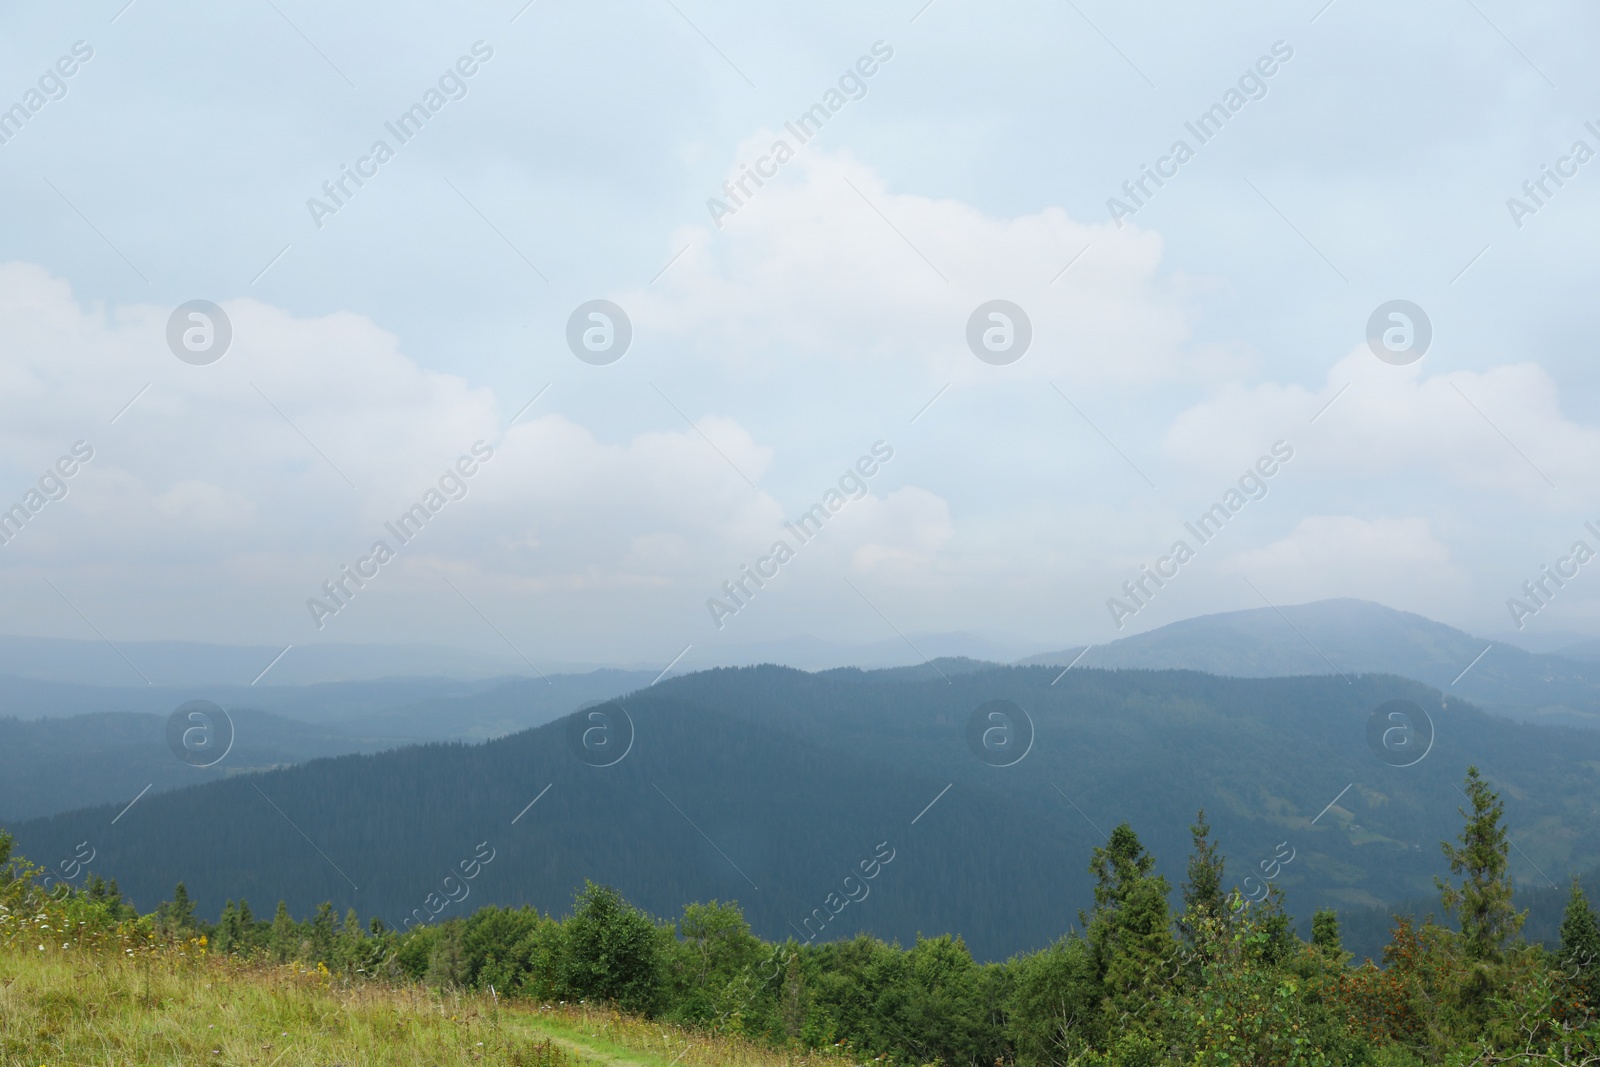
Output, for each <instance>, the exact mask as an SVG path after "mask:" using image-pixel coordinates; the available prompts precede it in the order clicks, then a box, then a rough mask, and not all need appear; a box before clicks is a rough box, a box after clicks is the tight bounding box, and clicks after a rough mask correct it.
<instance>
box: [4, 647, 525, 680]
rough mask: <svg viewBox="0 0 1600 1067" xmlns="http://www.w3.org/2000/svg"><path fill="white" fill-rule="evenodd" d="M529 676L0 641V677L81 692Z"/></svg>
mask: <svg viewBox="0 0 1600 1067" xmlns="http://www.w3.org/2000/svg"><path fill="white" fill-rule="evenodd" d="M280 653H281V654H282V658H281V659H279V658H278V657H279V655H280ZM269 666H270V667H271V670H270V671H268V670H267V668H268V667H269ZM549 669H551V670H555V669H556V668H555V666H554V665H551V666H550V667H549ZM528 671H529V668H528V665H527V664H526V663H524V662H523V661H522V660H520V659H518V658H516V657H514V656H496V655H487V654H484V653H482V652H467V651H463V650H461V649H457V648H446V647H444V646H442V645H354V644H336V643H328V644H314V645H294V646H290V647H289V649H288V651H285V650H284V648H283V646H281V645H280V646H277V647H270V646H267V645H255V646H249V645H211V644H203V643H200V642H196V641H119V642H118V643H117V644H116V645H115V646H113V645H111V644H110V643H109V642H107V641H75V640H68V639H65V638H55V637H17V636H9V635H0V675H3V674H9V675H15V676H17V677H20V678H33V679H38V680H41V681H52V682H72V683H77V684H86V685H108V686H143V685H157V686H173V685H180V686H181V685H249V684H251V682H253V681H254V680H255V679H256V678H257V677H258V676H261V675H263V673H264V674H265V678H264V679H263V682H264V684H267V685H312V684H315V683H317V682H348V681H370V680H372V679H377V678H399V677H429V676H435V677H451V678H462V679H476V678H493V677H503V676H505V675H509V674H524V673H527V672H528Z"/></svg>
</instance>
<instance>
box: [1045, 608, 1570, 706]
mask: <svg viewBox="0 0 1600 1067" xmlns="http://www.w3.org/2000/svg"><path fill="white" fill-rule="evenodd" d="M1083 651H1084V650H1083V646H1079V647H1077V648H1072V649H1066V650H1063V651H1060V652H1053V653H1045V654H1042V655H1038V656H1031V657H1029V658H1027V659H1025V660H1023V661H1022V662H1023V663H1024V664H1050V665H1057V666H1061V667H1064V666H1066V665H1067V664H1070V663H1072V662H1073V661H1074V660H1078V656H1079V653H1082V652H1083ZM1480 656H1481V658H1480ZM1078 667H1080V668H1081V667H1103V668H1127V667H1135V668H1145V669H1182V670H1196V671H1205V672H1207V673H1210V674H1220V675H1227V676H1230V677H1236V678H1267V677H1282V676H1288V675H1298V674H1330V673H1331V674H1343V675H1352V674H1396V675H1399V676H1400V677H1402V678H1412V679H1415V680H1417V681H1419V682H1422V683H1424V684H1425V685H1429V686H1432V687H1434V688H1436V689H1439V690H1441V691H1443V692H1446V693H1449V694H1450V695H1451V696H1452V697H1453V698H1454V697H1459V698H1460V699H1464V700H1470V701H1472V702H1474V703H1476V704H1478V705H1480V706H1481V707H1484V708H1487V709H1490V710H1493V711H1497V712H1501V713H1503V714H1507V715H1511V716H1513V717H1515V718H1519V719H1523V720H1529V721H1539V722H1551V723H1567V724H1571V725H1582V726H1600V663H1597V662H1595V661H1588V660H1583V659H1578V658H1575V657H1573V656H1571V655H1552V654H1541V653H1535V652H1529V651H1526V650H1524V649H1521V648H1518V647H1516V646H1514V645H1509V644H1505V643H1503V642H1490V641H1486V640H1484V639H1483V638H1481V637H1474V636H1472V635H1471V634H1468V633H1466V632H1464V631H1462V630H1457V629H1455V628H1454V627H1450V626H1446V625H1444V624H1443V623H1437V622H1434V621H1432V620H1431V619H1426V618H1424V617H1422V616H1421V615H1413V614H1411V613H1410V612H1406V611H1396V610H1394V609H1392V608H1387V607H1384V606H1383V605H1381V604H1374V603H1371V602H1370V601H1364V600H1348V599H1345V600H1320V601H1316V602H1315V603H1311V604H1297V605H1293V606H1285V607H1283V608H1252V609H1250V610H1247V611H1231V612H1226V613H1224V614H1220V615H1202V616H1200V617H1198V618H1193V619H1185V620H1183V621H1182V622H1175V623H1172V624H1170V625H1167V626H1162V627H1160V628H1158V629H1155V630H1151V631H1149V632H1147V633H1142V634H1135V635H1133V636H1131V637H1124V638H1120V639H1118V640H1116V641H1112V642H1110V643H1108V644H1105V645H1095V646H1092V647H1090V648H1089V650H1088V651H1087V653H1084V655H1083V658H1082V659H1081V660H1078Z"/></svg>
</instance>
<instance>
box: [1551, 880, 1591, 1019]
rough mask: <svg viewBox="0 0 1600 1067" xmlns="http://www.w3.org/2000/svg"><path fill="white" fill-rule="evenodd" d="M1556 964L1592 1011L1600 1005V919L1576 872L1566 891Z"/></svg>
mask: <svg viewBox="0 0 1600 1067" xmlns="http://www.w3.org/2000/svg"><path fill="white" fill-rule="evenodd" d="M1556 962H1557V966H1558V967H1559V968H1560V969H1561V972H1562V974H1564V975H1565V976H1566V978H1567V980H1568V981H1569V982H1571V983H1572V986H1573V988H1574V990H1575V991H1576V993H1577V995H1578V999H1579V1000H1580V1001H1582V1003H1583V1005H1584V1006H1585V1007H1586V1008H1588V1009H1589V1010H1590V1011H1594V1010H1595V1009H1597V1008H1600V922H1597V921H1596V919H1595V914H1594V909H1593V908H1591V907H1589V901H1588V900H1587V898H1585V897H1584V895H1583V886H1581V885H1580V884H1578V879H1577V876H1573V879H1572V891H1571V892H1570V893H1569V894H1568V895H1567V911H1566V915H1565V916H1564V917H1563V918H1562V920H1561V951H1560V953H1559V954H1558V955H1557V956H1556Z"/></svg>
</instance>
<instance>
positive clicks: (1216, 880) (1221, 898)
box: [1178, 808, 1229, 948]
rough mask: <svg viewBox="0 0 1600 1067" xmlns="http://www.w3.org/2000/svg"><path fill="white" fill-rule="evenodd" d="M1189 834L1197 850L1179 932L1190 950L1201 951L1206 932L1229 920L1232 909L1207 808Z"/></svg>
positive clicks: (1185, 885) (1185, 886)
mask: <svg viewBox="0 0 1600 1067" xmlns="http://www.w3.org/2000/svg"><path fill="white" fill-rule="evenodd" d="M1189 834H1190V837H1191V838H1192V839H1193V841H1194V850H1193V851H1192V852H1190V853H1189V877H1188V879H1187V880H1186V881H1185V882H1184V883H1183V916H1182V918H1180V919H1179V920H1178V928H1179V929H1180V930H1181V931H1182V932H1183V936H1184V940H1186V941H1187V942H1188V943H1189V945H1190V947H1191V948H1197V947H1198V946H1199V943H1200V941H1201V939H1202V936H1203V935H1202V931H1203V930H1204V929H1205V928H1206V927H1207V926H1208V925H1212V924H1217V923H1220V922H1221V921H1223V920H1224V919H1226V918H1227V916H1228V915H1229V908H1228V901H1227V897H1226V895H1225V894H1224V893H1223V891H1222V871H1223V866H1224V860H1223V858H1222V852H1221V848H1220V846H1219V845H1218V844H1217V843H1216V842H1215V841H1212V840H1211V825H1210V824H1209V823H1207V822H1206V812H1205V809H1204V808H1201V809H1200V811H1199V812H1198V813H1197V814H1196V815H1195V823H1194V825H1192V826H1190V827H1189ZM1208 921H1209V922H1208Z"/></svg>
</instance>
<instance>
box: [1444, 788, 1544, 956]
mask: <svg viewBox="0 0 1600 1067" xmlns="http://www.w3.org/2000/svg"><path fill="white" fill-rule="evenodd" d="M1465 793H1466V796H1467V800H1468V801H1469V802H1470V803H1471V804H1472V811H1471V813H1470V814H1469V813H1468V812H1467V810H1466V809H1465V808H1459V809H1457V810H1458V811H1460V812H1461V815H1462V817H1463V818H1464V819H1466V821H1467V824H1466V826H1465V827H1464V828H1463V829H1462V831H1461V836H1460V837H1459V838H1458V839H1457V840H1459V841H1460V842H1461V846H1460V847H1459V848H1457V847H1456V846H1454V845H1451V844H1450V843H1449V842H1448V841H1446V842H1443V843H1441V845H1440V847H1441V848H1443V849H1444V854H1445V856H1446V857H1447V858H1448V859H1449V860H1450V871H1451V873H1452V874H1458V875H1462V876H1463V879H1462V883H1461V885H1460V886H1459V887H1458V886H1455V885H1453V884H1451V883H1449V882H1446V881H1445V880H1444V879H1442V878H1435V879H1434V883H1435V884H1436V885H1438V887H1439V895H1440V902H1441V903H1442V904H1443V905H1444V910H1445V912H1446V913H1447V914H1451V915H1457V914H1459V916H1460V920H1461V937H1462V941H1463V943H1464V945H1465V947H1466V951H1467V955H1468V957H1469V958H1471V959H1474V960H1484V961H1496V960H1499V959H1500V958H1501V957H1502V956H1503V955H1504V953H1505V947H1506V942H1507V941H1508V940H1509V939H1510V938H1511V937H1512V936H1513V935H1515V934H1516V932H1517V931H1518V930H1520V929H1522V921H1523V919H1524V918H1526V917H1527V912H1525V911H1523V912H1519V911H1516V910H1515V909H1514V908H1513V907H1512V906H1511V892H1512V884H1511V878H1510V875H1509V874H1507V869H1508V867H1509V866H1510V864H1509V861H1508V859H1507V857H1508V855H1509V853H1510V846H1509V844H1508V842H1507V838H1506V828H1505V827H1504V826H1503V825H1501V818H1502V816H1503V815H1504V814H1505V805H1503V804H1502V803H1501V802H1500V795H1499V794H1498V793H1496V792H1494V791H1493V790H1492V789H1490V788H1489V786H1488V783H1486V782H1485V781H1484V780H1483V779H1482V777H1481V776H1480V775H1479V774H1478V768H1477V767H1468V768H1467V788H1466V790H1465Z"/></svg>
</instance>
